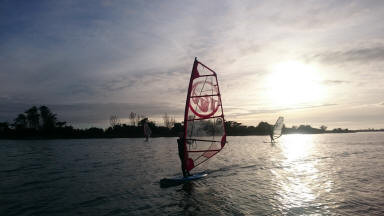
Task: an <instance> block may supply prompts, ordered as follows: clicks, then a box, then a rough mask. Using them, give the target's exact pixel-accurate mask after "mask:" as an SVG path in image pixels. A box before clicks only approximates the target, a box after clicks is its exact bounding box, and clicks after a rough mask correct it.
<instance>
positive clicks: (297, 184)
mask: <svg viewBox="0 0 384 216" xmlns="http://www.w3.org/2000/svg"><path fill="white" fill-rule="evenodd" d="M313 139H314V138H313V136H312V135H287V136H284V137H282V139H281V140H280V144H279V146H280V148H281V153H282V154H281V159H282V160H281V167H282V169H278V170H276V171H275V172H273V173H274V175H275V176H276V180H277V184H278V186H279V188H280V190H279V191H278V196H277V197H276V199H278V200H279V202H280V203H281V206H280V208H281V210H282V211H287V210H292V209H297V210H298V211H300V209H301V210H302V211H304V209H305V208H307V207H308V206H311V203H314V202H315V200H317V199H318V197H319V196H320V195H321V193H322V189H321V185H320V183H319V179H320V178H321V177H320V175H321V174H320V173H319V170H318V168H317V163H318V162H317V160H316V159H314V158H313V157H312V156H313V155H314V151H316V148H315V143H314V140H313ZM301 213H303V212H301Z"/></svg>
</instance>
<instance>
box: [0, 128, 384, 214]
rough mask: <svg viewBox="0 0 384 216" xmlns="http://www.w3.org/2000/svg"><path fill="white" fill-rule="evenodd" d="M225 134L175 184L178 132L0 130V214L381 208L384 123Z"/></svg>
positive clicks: (352, 210) (380, 211) (348, 211)
mask: <svg viewBox="0 0 384 216" xmlns="http://www.w3.org/2000/svg"><path fill="white" fill-rule="evenodd" d="M228 140H229V143H228V145H227V146H226V147H225V148H224V150H223V151H222V152H220V153H219V154H218V155H217V156H216V157H214V158H213V159H211V160H209V161H208V163H206V164H203V165H202V166H201V167H198V168H197V169H196V170H195V172H201V171H204V172H206V173H208V177H206V178H205V179H201V180H199V181H195V182H190V183H187V184H184V185H179V186H176V187H169V188H160V186H159V180H160V179H161V178H164V177H172V176H179V175H181V173H180V170H179V169H180V162H179V159H178V155H177V145H176V138H156V139H151V140H150V141H149V142H144V140H143V139H88V140H33V141H29V140H24V141H11V140H0V194H1V196H0V215H2V216H3V215H109V216H115V215H384V199H383V198H384V196H383V194H384V185H383V182H384V172H383V170H384V133H355V134H323V135H285V136H283V137H282V138H281V139H280V141H279V143H277V144H275V145H270V144H268V143H264V141H267V137H260V136H259V137H258V136H249V137H229V138H228Z"/></svg>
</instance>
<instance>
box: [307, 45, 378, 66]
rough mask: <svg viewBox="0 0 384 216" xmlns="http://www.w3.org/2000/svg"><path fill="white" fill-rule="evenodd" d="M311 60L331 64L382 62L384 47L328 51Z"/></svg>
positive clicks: (316, 55) (314, 56)
mask: <svg viewBox="0 0 384 216" xmlns="http://www.w3.org/2000/svg"><path fill="white" fill-rule="evenodd" d="M309 59H312V60H318V61H321V62H325V63H329V64H343V63H360V64H367V63H370V62H381V61H383V60H384V46H378V47H370V48H355V49H351V50H347V51H328V52H323V53H319V54H315V55H313V56H311V57H309Z"/></svg>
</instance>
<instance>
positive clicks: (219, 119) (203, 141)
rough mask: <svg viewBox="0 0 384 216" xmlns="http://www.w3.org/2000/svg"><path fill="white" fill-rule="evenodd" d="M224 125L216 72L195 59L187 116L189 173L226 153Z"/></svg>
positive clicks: (186, 135) (185, 148)
mask: <svg viewBox="0 0 384 216" xmlns="http://www.w3.org/2000/svg"><path fill="white" fill-rule="evenodd" d="M224 122H225V120H224V112H223V106H222V102H221V94H220V90H219V84H218V81H217V75H216V72H215V71H213V70H212V69H210V68H208V67H207V66H206V65H204V64H203V63H201V62H199V61H197V59H196V58H195V61H194V63H193V68H192V73H191V78H190V81H189V87H188V94H187V100H186V104H185V113H184V134H185V136H184V151H185V152H184V162H185V164H186V168H187V170H188V171H190V170H192V169H193V168H195V167H197V166H198V165H200V164H202V163H204V162H205V161H206V160H208V159H209V158H211V157H213V156H214V155H215V154H217V153H218V152H220V150H221V149H223V147H224V145H225V143H226V132H225V124H224Z"/></svg>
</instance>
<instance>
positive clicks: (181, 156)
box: [177, 132, 191, 178]
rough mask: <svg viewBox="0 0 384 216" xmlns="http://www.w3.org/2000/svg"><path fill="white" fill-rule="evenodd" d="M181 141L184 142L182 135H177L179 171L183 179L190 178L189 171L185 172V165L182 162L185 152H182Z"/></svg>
mask: <svg viewBox="0 0 384 216" xmlns="http://www.w3.org/2000/svg"><path fill="white" fill-rule="evenodd" d="M183 141H184V133H182V132H181V133H180V134H179V139H177V145H178V149H179V157H180V161H181V171H182V172H183V176H184V178H185V177H188V176H191V174H189V171H188V170H187V167H186V163H185V160H184V154H185V150H184V142H183Z"/></svg>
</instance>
